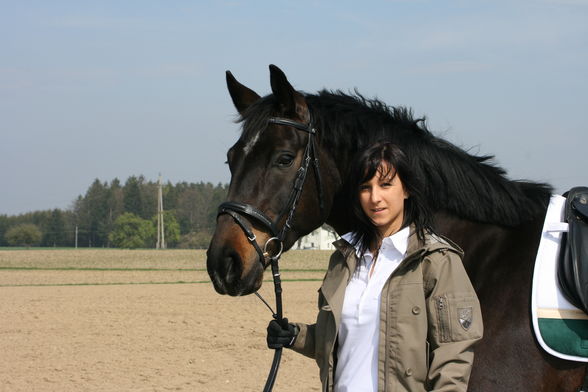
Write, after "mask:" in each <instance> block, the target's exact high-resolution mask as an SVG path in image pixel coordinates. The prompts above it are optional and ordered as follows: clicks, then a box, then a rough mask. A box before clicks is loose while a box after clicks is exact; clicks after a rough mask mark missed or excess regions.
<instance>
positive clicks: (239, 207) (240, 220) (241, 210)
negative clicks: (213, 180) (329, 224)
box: [217, 117, 324, 392]
mask: <svg viewBox="0 0 588 392" xmlns="http://www.w3.org/2000/svg"><path fill="white" fill-rule="evenodd" d="M269 124H277V125H284V126H288V127H292V128H295V129H297V130H299V131H303V132H307V133H308V142H307V143H306V148H305V149H304V156H303V158H302V162H301V164H300V167H299V168H298V171H297V172H296V178H295V180H294V186H293V188H292V191H291V192H290V197H289V199H288V203H287V204H286V205H285V207H284V209H283V210H282V212H281V213H280V214H279V215H278V217H277V218H276V219H275V221H272V220H271V218H269V217H268V216H267V215H266V214H265V213H263V212H262V211H260V210H259V209H257V208H256V207H254V206H252V205H250V204H246V203H241V202H237V201H226V202H224V203H222V204H221V205H220V206H219V207H218V214H217V217H218V216H219V215H222V214H227V215H230V216H231V217H232V218H233V219H234V220H235V222H236V223H237V224H238V225H239V227H241V229H242V230H243V232H244V233H245V235H246V236H247V239H248V240H249V242H250V243H251V245H253V247H254V248H255V251H256V252H257V254H258V256H259V262H260V263H261V265H262V267H263V268H264V269H265V268H266V267H267V266H268V265H271V269H272V276H273V281H274V292H275V297H276V311H275V312H274V311H273V310H272V309H271V307H270V306H269V305H268V304H267V302H266V301H265V300H264V299H263V298H261V296H260V295H259V294H258V293H257V292H256V293H255V294H256V295H257V296H258V297H259V298H260V299H261V300H262V301H263V302H264V303H265V304H266V306H268V308H270V311H271V312H272V314H273V317H274V319H276V320H277V321H278V322H280V321H281V320H282V282H281V279H280V270H279V266H278V261H279V259H280V256H281V255H282V252H283V250H284V240H285V238H286V234H287V233H288V231H289V230H291V229H292V221H293V219H294V213H295V212H296V206H297V205H298V201H299V199H300V196H301V194H302V189H303V187H304V182H305V180H306V175H307V173H308V170H309V168H310V166H311V165H312V167H313V169H314V177H315V179H316V185H317V189H318V198H319V207H320V212H321V216H323V215H324V206H323V189H322V181H321V176H320V170H319V159H318V156H317V154H316V146H315V136H316V129H315V128H314V127H313V126H312V121H309V123H308V125H307V124H304V123H301V122H298V121H294V120H289V119H287V118H282V117H270V118H269V119H268V125H269ZM286 214H287V215H286ZM284 216H286V221H285V222H284V225H283V226H282V227H281V229H279V230H278V228H277V225H278V224H279V222H280V221H281V220H282V219H283V218H284ZM246 218H249V219H250V220H254V221H256V222H257V223H260V224H261V225H262V226H263V227H264V228H265V229H267V230H268V231H269V232H270V234H271V237H270V238H269V239H268V240H267V241H266V243H265V245H264V246H263V250H262V248H261V247H260V246H259V244H258V243H257V239H256V236H255V233H253V230H252V229H251V225H250V223H249V222H248V221H247V219H246ZM272 242H276V243H277V251H276V253H275V254H273V255H270V253H269V249H268V248H269V245H270V244H271V243H272ZM267 260H269V262H267ZM281 357H282V349H281V348H279V349H276V350H275V352H274V359H273V362H272V367H271V369H270V373H269V375H268V378H267V381H266V384H265V387H264V389H263V390H264V392H269V391H271V390H272V388H273V385H274V382H275V380H276V376H277V373H278V368H279V366H280V359H281Z"/></svg>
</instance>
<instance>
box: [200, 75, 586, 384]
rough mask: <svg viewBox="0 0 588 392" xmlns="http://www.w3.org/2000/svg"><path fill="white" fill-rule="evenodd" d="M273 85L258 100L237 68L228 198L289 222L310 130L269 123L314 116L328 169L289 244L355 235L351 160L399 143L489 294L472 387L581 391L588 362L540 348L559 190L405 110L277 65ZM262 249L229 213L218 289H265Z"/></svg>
mask: <svg viewBox="0 0 588 392" xmlns="http://www.w3.org/2000/svg"><path fill="white" fill-rule="evenodd" d="M270 79H271V88H272V93H273V94H270V95H268V96H265V97H260V96H259V95H258V94H257V93H255V92H254V91H252V90H251V89H249V88H247V87H245V86H244V85H242V84H240V83H239V82H238V81H237V80H236V79H235V78H234V77H233V76H232V74H231V73H230V72H227V85H228V89H229V92H230V95H231V98H232V100H233V103H234V104H235V107H236V108H237V110H238V112H239V114H240V120H241V122H242V124H243V131H242V134H241V137H240V138H239V140H238V141H237V142H236V143H235V144H234V145H233V146H232V147H231V148H230V149H229V151H228V153H227V162H228V164H229V168H230V171H231V176H232V177H231V183H230V187H229V194H228V200H229V201H233V202H239V203H246V204H248V205H251V206H255V207H256V208H257V209H258V210H259V211H261V212H262V213H263V214H265V216H267V217H268V218H269V219H271V220H277V222H275V223H276V226H277V227H281V226H282V225H283V224H284V222H285V220H286V216H285V214H284V213H283V210H284V209H285V208H286V205H288V200H289V197H290V195H291V190H292V188H293V187H294V183H295V182H297V181H296V178H297V172H298V171H299V167H300V166H301V164H302V163H303V162H301V161H302V159H303V156H304V151H305V148H306V147H307V145H308V143H307V142H308V138H309V137H310V136H311V134H309V133H308V132H300V131H299V129H296V128H295V127H293V126H289V125H288V124H287V123H286V124H284V123H274V122H271V121H270V118H275V117H279V118H283V119H290V120H293V121H296V122H298V123H303V124H308V123H309V122H310V121H312V126H313V127H314V128H315V129H316V136H315V137H316V139H317V142H316V151H315V157H316V158H317V159H318V161H319V162H320V165H319V166H318V170H317V171H312V170H309V171H308V173H307V178H306V181H305V183H304V187H303V190H302V192H301V194H300V200H299V203H298V205H297V208H296V211H295V214H294V219H293V221H292V224H291V229H290V230H289V231H288V233H287V235H286V236H285V239H284V248H285V249H288V248H290V247H291V246H292V245H293V244H294V243H295V241H296V240H297V239H298V238H299V237H301V236H304V235H306V234H307V233H309V232H311V231H312V230H314V229H315V228H317V227H319V226H320V225H321V224H323V223H325V222H326V223H328V224H329V225H331V226H332V227H333V228H334V229H335V230H336V231H337V232H338V233H339V234H343V233H346V232H348V231H350V230H351V229H352V228H351V227H349V226H348V225H347V221H348V215H347V208H346V203H345V200H346V197H345V194H346V192H347V189H346V183H345V179H346V178H347V173H348V172H349V162H350V160H351V158H352V157H353V155H354V154H355V153H356V152H357V151H358V150H359V149H362V148H364V147H365V146H367V145H369V144H371V143H373V142H375V141H377V140H380V139H384V138H386V139H389V140H392V141H393V142H394V143H396V144H397V145H399V146H400V147H401V148H402V149H403V150H404V152H405V153H406V154H407V155H408V157H409V159H410V161H411V164H412V165H413V166H414V167H416V168H417V173H418V174H419V175H420V176H422V178H423V179H424V180H425V182H426V194H427V196H428V199H429V200H430V201H431V203H432V205H433V207H434V209H435V211H436V217H435V222H436V223H435V224H436V226H435V229H436V230H437V231H438V232H440V233H442V234H444V235H446V236H447V237H449V238H451V239H452V240H453V241H455V242H456V243H458V244H459V245H460V246H461V247H462V248H463V249H464V251H465V258H464V264H465V267H466V269H467V271H468V274H469V276H470V278H471V280H472V282H473V284H474V287H475V289H476V292H477V293H478V296H479V299H480V303H481V306H482V311H483V316H484V339H483V340H482V342H481V343H480V345H478V346H477V348H476V355H475V362H474V368H473V371H472V376H471V380H470V387H469V390H470V391H489V392H503V391H509V392H510V391H533V392H539V391H545V392H554V391H570V392H571V391H575V390H576V389H577V388H578V387H579V386H580V385H581V384H582V378H583V375H584V366H583V365H582V364H580V363H576V362H570V361H564V360H560V359H557V358H555V357H552V356H550V355H549V354H546V353H545V352H544V351H542V350H541V348H540V347H539V346H538V344H537V343H536V341H535V338H534V334H533V332H532V326H531V319H530V315H531V312H530V297H531V280H532V273H533V262H534V259H535V254H536V250H537V248H538V244H539V239H540V233H541V228H542V224H543V219H544V216H545V212H546V209H547V205H548V201H549V197H550V194H551V191H552V189H551V187H550V186H548V185H546V184H539V183H532V182H526V181H512V180H509V179H507V178H506V176H505V172H504V170H502V169H501V168H499V167H497V166H495V165H494V164H493V163H492V157H491V156H474V155H471V154H469V153H467V152H465V151H464V150H462V149H460V148H458V147H456V146H455V145H452V144H451V143H449V142H447V141H445V140H443V139H440V138H438V137H435V136H434V135H433V134H432V133H431V132H429V131H428V130H427V128H426V126H425V124H424V122H423V121H422V120H419V119H414V118H413V117H412V114H411V112H410V111H409V110H407V109H404V108H391V107H388V106H387V105H385V104H384V103H382V102H380V101H378V100H370V99H366V98H364V97H363V96H361V95H359V94H358V93H355V94H345V93H342V92H340V91H335V92H333V91H324V90H323V91H320V92H318V93H317V94H304V93H301V92H298V91H296V90H294V88H293V87H292V86H291V85H290V83H289V82H288V80H287V78H286V76H285V75H284V73H283V72H282V71H281V70H280V69H279V68H277V67H275V66H273V65H271V66H270ZM319 177H320V178H319ZM319 180H320V181H319ZM319 198H320V199H321V201H322V206H321V205H320V203H319ZM321 207H322V208H321ZM248 222H249V224H250V225H251V231H252V233H253V234H254V236H255V237H256V240H255V241H256V242H257V243H259V244H260V245H261V244H264V243H265V242H266V241H267V240H268V239H269V238H270V237H271V236H272V234H271V233H270V232H269V231H268V229H267V228H266V226H264V225H263V224H261V223H260V222H259V221H257V220H255V219H249V220H248ZM258 254H259V252H257V251H256V250H255V249H254V247H253V246H251V242H250V240H248V239H247V236H246V235H245V234H244V232H243V230H242V229H241V228H240V227H239V225H238V224H237V223H236V221H235V220H234V219H233V218H232V217H231V216H229V215H226V214H223V215H219V217H218V221H217V226H216V231H215V233H214V236H213V238H212V241H211V243H210V247H209V249H208V259H207V268H208V273H209V275H210V278H211V280H212V282H213V284H214V287H215V289H216V291H217V292H219V293H221V294H229V295H246V294H250V293H253V292H255V291H256V290H257V289H259V287H260V286H261V283H262V277H263V268H264V267H263V266H262V264H261V263H260V262H259V256H258ZM286 295H287V293H286Z"/></svg>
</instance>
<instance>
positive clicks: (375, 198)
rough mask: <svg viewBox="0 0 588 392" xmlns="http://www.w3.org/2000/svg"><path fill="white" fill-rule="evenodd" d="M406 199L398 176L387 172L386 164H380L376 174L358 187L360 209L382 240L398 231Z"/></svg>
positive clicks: (392, 172)
mask: <svg viewBox="0 0 588 392" xmlns="http://www.w3.org/2000/svg"><path fill="white" fill-rule="evenodd" d="M386 173H387V175H385V174H386ZM407 198H408V194H407V193H406V191H405V190H404V185H403V184H402V181H401V180H400V176H398V175H396V171H395V170H389V168H388V165H387V164H381V165H380V167H379V168H378V170H377V172H376V174H375V175H374V176H373V177H372V178H371V179H370V180H368V181H366V182H364V183H363V184H361V185H360V186H359V203H360V204H361V208H362V209H363V212H364V213H365V214H366V216H367V217H368V218H369V219H370V220H371V221H372V223H373V224H374V225H375V226H376V227H377V228H378V231H379V232H380V235H381V236H382V238H384V237H387V236H389V235H392V234H394V233H396V232H397V231H398V230H400V228H401V226H402V221H403V219H404V200H405V199H407Z"/></svg>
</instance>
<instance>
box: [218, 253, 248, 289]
mask: <svg viewBox="0 0 588 392" xmlns="http://www.w3.org/2000/svg"><path fill="white" fill-rule="evenodd" d="M222 265H223V266H224V276H225V281H226V282H227V283H229V284H231V283H234V282H236V281H238V280H239V279H241V272H242V271H243V267H242V266H241V257H240V256H239V255H238V254H237V253H236V252H229V253H228V254H227V255H225V257H223V260H222Z"/></svg>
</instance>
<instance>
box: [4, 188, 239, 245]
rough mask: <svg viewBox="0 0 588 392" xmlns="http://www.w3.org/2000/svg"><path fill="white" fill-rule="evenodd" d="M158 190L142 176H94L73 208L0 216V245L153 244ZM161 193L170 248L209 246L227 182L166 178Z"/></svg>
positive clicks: (167, 241)
mask: <svg viewBox="0 0 588 392" xmlns="http://www.w3.org/2000/svg"><path fill="white" fill-rule="evenodd" d="M157 190H158V184H157V182H153V181H147V180H145V178H144V177H143V176H131V177H129V178H128V179H127V180H126V182H125V183H124V184H122V183H121V182H120V180H118V179H116V178H115V179H114V180H112V181H110V182H102V181H100V180H99V179H96V180H94V182H93V183H92V184H91V185H90V186H89V188H88V190H87V191H86V193H85V194H84V195H80V196H78V198H77V199H76V200H75V201H74V202H73V203H72V207H71V208H68V209H65V210H62V209H53V210H44V211H34V212H29V213H25V214H20V215H13V216H9V215H0V246H10V245H20V246H45V247H73V246H75V245H76V241H77V246H78V247H105V248H110V247H124V248H138V247H139V248H141V247H145V248H149V247H154V246H155V241H156V219H157ZM162 191H163V208H164V211H165V213H164V222H165V237H166V243H167V246H168V247H182V248H205V247H207V246H208V242H209V241H210V237H211V235H212V231H213V229H214V225H215V222H216V211H217V207H218V205H219V204H220V203H221V202H222V201H223V200H225V198H226V194H227V191H228V185H226V184H218V185H213V184H211V183H209V182H208V183H204V182H200V183H188V182H178V183H176V184H172V183H171V182H167V183H165V184H163V186H162Z"/></svg>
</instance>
